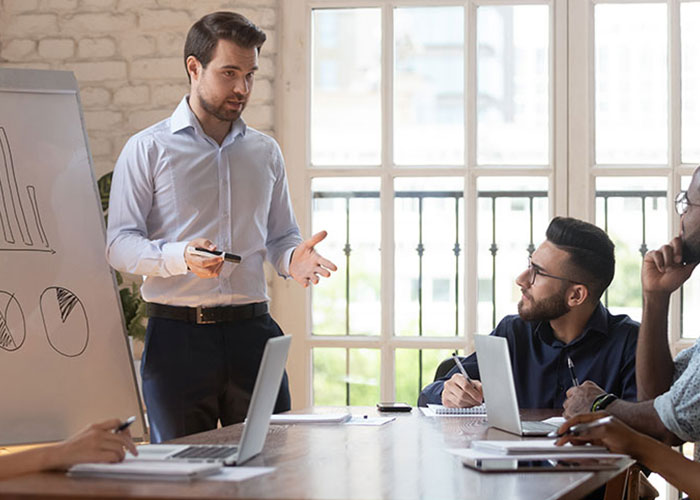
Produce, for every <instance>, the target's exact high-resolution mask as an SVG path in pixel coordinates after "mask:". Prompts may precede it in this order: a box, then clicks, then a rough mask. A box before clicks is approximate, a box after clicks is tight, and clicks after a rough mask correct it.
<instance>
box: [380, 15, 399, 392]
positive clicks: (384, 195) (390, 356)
mask: <svg viewBox="0 0 700 500" xmlns="http://www.w3.org/2000/svg"><path fill="white" fill-rule="evenodd" d="M393 40H394V16H393V8H392V6H391V4H385V5H384V6H383V8H382V167H381V170H382V183H381V191H380V203H381V214H382V215H381V220H382V236H381V254H382V256H381V259H382V288H381V300H382V308H381V310H382V331H381V338H382V344H381V345H382V347H381V356H380V359H381V363H382V366H381V369H380V373H381V382H380V388H379V393H380V395H381V399H382V400H384V401H393V400H394V399H395V397H394V394H395V387H394V385H395V375H394V371H395V359H396V357H395V353H394V350H393V348H392V347H391V345H390V344H391V342H390V341H391V338H392V336H393V335H394V199H393V198H394V196H393V179H392V172H393V170H394V168H393V164H394V140H393V137H394V113H393V108H394V105H393V95H394V72H393V68H394V64H393V59H394V44H393Z"/></svg>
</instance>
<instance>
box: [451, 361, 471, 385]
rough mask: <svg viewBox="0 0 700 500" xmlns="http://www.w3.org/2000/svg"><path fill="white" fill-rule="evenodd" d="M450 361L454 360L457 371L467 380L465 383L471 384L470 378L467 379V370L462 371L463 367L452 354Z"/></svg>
mask: <svg viewBox="0 0 700 500" xmlns="http://www.w3.org/2000/svg"><path fill="white" fill-rule="evenodd" d="M452 359H453V360H454V362H455V364H456V365H457V368H459V371H460V372H461V373H462V375H464V378H466V379H467V382H471V381H472V379H471V377H469V374H468V373H467V370H465V369H464V366H462V363H461V361H460V360H459V358H458V357H457V356H455V355H454V354H453V355H452Z"/></svg>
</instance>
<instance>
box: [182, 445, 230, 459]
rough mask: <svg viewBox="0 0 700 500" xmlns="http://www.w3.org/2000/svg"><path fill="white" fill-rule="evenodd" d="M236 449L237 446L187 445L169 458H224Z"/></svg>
mask: <svg viewBox="0 0 700 500" xmlns="http://www.w3.org/2000/svg"><path fill="white" fill-rule="evenodd" d="M237 451H238V446H188V447H187V448H185V449H184V450H182V451H178V452H177V453H175V454H174V455H172V456H171V457H170V458H171V459H172V458H192V459H200V460H207V459H217V458H220V459H221V458H226V457H228V456H229V455H232V454H233V453H236V452H237Z"/></svg>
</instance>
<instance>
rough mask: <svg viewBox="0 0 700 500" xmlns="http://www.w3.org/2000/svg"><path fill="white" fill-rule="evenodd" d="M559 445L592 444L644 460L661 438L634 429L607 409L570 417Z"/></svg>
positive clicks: (563, 428)
mask: <svg viewBox="0 0 700 500" xmlns="http://www.w3.org/2000/svg"><path fill="white" fill-rule="evenodd" d="M559 435H561V437H560V438H559V439H557V441H556V443H555V444H556V445H557V446H561V445H563V444H565V443H569V442H570V443H571V444H584V443H592V444H596V445H602V446H605V447H606V448H607V449H608V450H610V451H611V452H612V453H624V454H627V455H630V456H631V457H632V458H635V459H640V458H642V455H643V454H644V451H645V450H648V449H650V448H651V447H653V445H654V443H656V444H658V442H657V441H655V440H654V439H652V438H650V437H649V436H646V435H644V434H640V433H639V432H637V431H635V430H633V429H631V428H630V427H628V426H627V425H626V424H624V423H623V422H622V421H621V420H618V419H616V418H615V417H613V416H610V415H608V414H607V413H606V412H602V411H599V412H596V413H586V414H584V415H578V416H576V417H574V418H572V419H570V420H567V421H566V422H565V423H564V424H563V425H562V426H561V427H560V428H559Z"/></svg>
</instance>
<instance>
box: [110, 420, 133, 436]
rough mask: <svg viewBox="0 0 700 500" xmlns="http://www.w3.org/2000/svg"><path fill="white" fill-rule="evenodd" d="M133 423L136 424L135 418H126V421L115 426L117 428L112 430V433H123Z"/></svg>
mask: <svg viewBox="0 0 700 500" xmlns="http://www.w3.org/2000/svg"><path fill="white" fill-rule="evenodd" d="M134 422H136V417H134V416H131V417H129V418H127V419H126V420H124V421H123V422H122V423H120V424H119V425H118V426H117V428H116V429H114V431H113V432H114V433H115V434H117V433H118V432H121V431H124V430H126V429H127V428H128V427H129V426H130V425H131V424H133V423H134Z"/></svg>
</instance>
